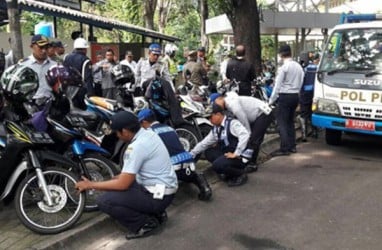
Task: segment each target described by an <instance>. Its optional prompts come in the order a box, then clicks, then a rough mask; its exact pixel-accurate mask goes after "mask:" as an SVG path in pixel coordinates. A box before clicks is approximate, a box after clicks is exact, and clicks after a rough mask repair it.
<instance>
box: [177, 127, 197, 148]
mask: <svg viewBox="0 0 382 250" xmlns="http://www.w3.org/2000/svg"><path fill="white" fill-rule="evenodd" d="M175 131H176V133H177V134H178V137H179V140H180V142H181V143H182V145H183V147H184V150H186V151H190V150H191V149H193V148H194V147H195V145H196V144H198V142H199V141H200V138H199V136H198V133H197V131H196V129H195V128H194V127H193V126H192V125H188V124H182V125H179V126H177V127H176V128H175Z"/></svg>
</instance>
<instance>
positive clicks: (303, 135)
mask: <svg viewBox="0 0 382 250" xmlns="http://www.w3.org/2000/svg"><path fill="white" fill-rule="evenodd" d="M298 121H299V122H300V126H301V141H302V142H307V139H306V120H305V119H304V118H302V117H301V116H299V117H298Z"/></svg>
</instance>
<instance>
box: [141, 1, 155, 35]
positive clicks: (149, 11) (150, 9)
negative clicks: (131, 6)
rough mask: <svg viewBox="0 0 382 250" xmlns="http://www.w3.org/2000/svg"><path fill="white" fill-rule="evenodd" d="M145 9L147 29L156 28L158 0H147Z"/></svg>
mask: <svg viewBox="0 0 382 250" xmlns="http://www.w3.org/2000/svg"><path fill="white" fill-rule="evenodd" d="M144 4H145V9H144V13H143V16H144V21H145V27H146V28H147V29H151V30H154V14H155V9H156V7H157V0H145V1H144Z"/></svg>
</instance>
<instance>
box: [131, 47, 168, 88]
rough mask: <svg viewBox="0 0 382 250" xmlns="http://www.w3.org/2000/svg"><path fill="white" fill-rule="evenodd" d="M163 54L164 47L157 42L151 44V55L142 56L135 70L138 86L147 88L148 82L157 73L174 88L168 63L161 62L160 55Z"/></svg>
mask: <svg viewBox="0 0 382 250" xmlns="http://www.w3.org/2000/svg"><path fill="white" fill-rule="evenodd" d="M161 54H162V48H161V46H160V45H159V44H157V43H152V44H151V45H150V46H149V57H148V58H142V59H140V60H139V62H138V63H137V67H136V70H135V83H136V85H137V87H140V88H143V89H146V87H147V86H144V85H147V84H148V83H150V81H152V80H154V79H155V77H156V76H157V75H160V77H161V78H163V79H164V80H166V81H167V82H169V83H170V84H171V86H172V89H174V86H173V83H172V81H171V76H170V73H169V71H168V68H167V66H166V64H164V63H162V62H160V60H159V57H160V56H161Z"/></svg>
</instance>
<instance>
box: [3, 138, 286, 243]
mask: <svg viewBox="0 0 382 250" xmlns="http://www.w3.org/2000/svg"><path fill="white" fill-rule="evenodd" d="M278 144H279V136H278V134H268V135H266V138H265V140H264V142H263V144H262V146H261V150H260V153H259V157H258V163H259V164H260V167H261V163H263V162H265V161H267V160H268V159H269V158H270V153H271V152H272V151H274V150H275V148H277V147H278ZM203 165H204V167H202V169H200V170H201V171H202V172H203V173H204V174H205V176H206V178H207V180H208V182H209V183H210V184H211V185H214V184H216V183H217V182H219V179H218V177H217V175H216V174H215V173H214V172H213V170H212V169H211V168H210V167H209V166H210V165H209V164H208V163H207V164H206V163H205V164H203ZM180 199H183V198H180ZM183 200H188V199H186V198H184V199H183ZM0 209H1V207H0ZM169 209H171V207H170V208H169ZM115 230H116V224H115V222H114V221H113V220H112V219H111V218H110V217H109V216H108V215H106V214H99V215H97V216H95V217H94V218H92V219H90V220H89V221H87V222H85V223H84V224H82V225H77V226H75V227H74V228H73V229H71V230H68V231H65V232H62V233H60V234H57V235H52V237H50V238H49V239H48V240H43V241H42V242H40V243H38V244H35V245H33V246H31V247H30V248H29V250H45V249H47V250H50V249H52V250H53V249H67V248H66V247H65V245H67V244H68V243H69V242H73V241H78V240H81V239H82V240H83V239H84V238H95V237H96V238H97V237H102V235H105V234H107V233H111V232H113V231H115Z"/></svg>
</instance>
